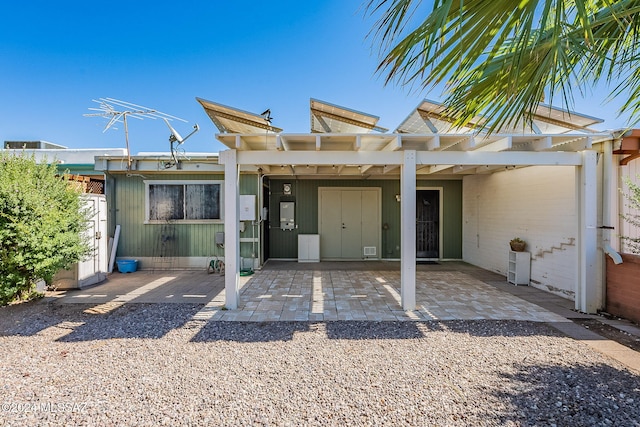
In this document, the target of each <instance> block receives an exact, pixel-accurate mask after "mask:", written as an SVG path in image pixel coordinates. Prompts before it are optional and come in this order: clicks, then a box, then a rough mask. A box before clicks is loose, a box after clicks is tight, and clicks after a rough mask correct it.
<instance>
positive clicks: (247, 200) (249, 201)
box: [240, 194, 256, 221]
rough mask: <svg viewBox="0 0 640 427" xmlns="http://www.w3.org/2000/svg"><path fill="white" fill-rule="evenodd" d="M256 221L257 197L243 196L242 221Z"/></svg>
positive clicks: (241, 198)
mask: <svg viewBox="0 0 640 427" xmlns="http://www.w3.org/2000/svg"><path fill="white" fill-rule="evenodd" d="M255 220H256V196H254V195H252V194H250V195H242V196H240V221H255Z"/></svg>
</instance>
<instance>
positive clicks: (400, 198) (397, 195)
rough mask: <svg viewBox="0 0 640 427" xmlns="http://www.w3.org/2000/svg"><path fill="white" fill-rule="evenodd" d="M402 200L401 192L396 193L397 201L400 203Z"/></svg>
mask: <svg viewBox="0 0 640 427" xmlns="http://www.w3.org/2000/svg"><path fill="white" fill-rule="evenodd" d="M400 200H402V197H401V196H400V195H399V194H396V202H398V203H400Z"/></svg>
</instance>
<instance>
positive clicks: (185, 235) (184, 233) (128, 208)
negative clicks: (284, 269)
mask: <svg viewBox="0 0 640 427" xmlns="http://www.w3.org/2000/svg"><path fill="white" fill-rule="evenodd" d="M223 178H224V176H223V175H207V174H198V175H191V174H184V175H177V174H171V175H166V174H149V173H145V174H144V178H142V177H140V176H130V177H127V176H125V175H110V176H109V177H108V179H107V182H108V187H107V188H108V190H109V193H110V194H109V195H108V197H109V201H110V207H109V210H110V217H111V218H113V219H112V222H113V227H112V228H113V229H115V225H116V224H119V225H120V227H121V230H120V241H119V244H118V252H117V255H118V256H120V257H135V256H137V257H170V256H176V257H189V256H193V257H209V256H223V255H224V250H223V249H222V248H218V247H217V246H216V245H215V243H214V242H215V233H216V232H218V231H224V224H180V223H177V222H167V223H164V224H145V223H144V219H145V212H144V209H145V194H144V192H145V185H144V180H154V179H156V180H185V181H188V180H223ZM257 187H258V181H257V175H243V176H241V178H240V194H255V191H256V189H257ZM252 229H254V227H251V226H249V227H247V230H246V231H245V232H244V233H241V237H252V231H253V230H252ZM255 231H256V232H257V228H255ZM111 233H113V230H112V231H111ZM254 248H257V245H255V246H254V245H252V244H251V243H243V244H241V256H245V257H248V256H251V254H252V253H254V252H257V249H254Z"/></svg>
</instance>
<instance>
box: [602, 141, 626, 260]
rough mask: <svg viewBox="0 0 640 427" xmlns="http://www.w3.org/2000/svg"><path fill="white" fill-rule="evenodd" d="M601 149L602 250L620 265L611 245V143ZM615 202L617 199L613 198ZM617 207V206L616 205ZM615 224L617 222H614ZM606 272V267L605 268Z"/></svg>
mask: <svg viewBox="0 0 640 427" xmlns="http://www.w3.org/2000/svg"><path fill="white" fill-rule="evenodd" d="M602 147H603V158H602V161H603V165H602V227H601V228H602V250H603V251H604V253H605V254H607V255H608V256H610V257H611V259H613V262H614V263H616V264H620V263H621V262H622V257H621V256H620V254H619V253H618V252H617V250H616V249H619V248H617V246H618V245H617V244H616V243H614V244H613V245H612V244H611V230H615V229H616V227H615V226H614V225H613V223H612V217H613V215H612V211H611V209H612V206H613V203H612V196H613V195H614V194H617V193H616V192H615V190H614V188H612V186H613V185H617V182H618V181H617V176H618V174H617V172H616V179H613V173H614V167H613V141H612V140H608V141H605V142H604V143H603V145H602ZM615 200H617V197H616V198H615ZM616 206H617V204H616ZM616 222H617V221H616ZM605 270H606V267H605Z"/></svg>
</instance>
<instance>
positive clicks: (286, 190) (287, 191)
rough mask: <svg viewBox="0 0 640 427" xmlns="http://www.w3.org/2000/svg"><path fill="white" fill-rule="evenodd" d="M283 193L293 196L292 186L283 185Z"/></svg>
mask: <svg viewBox="0 0 640 427" xmlns="http://www.w3.org/2000/svg"><path fill="white" fill-rule="evenodd" d="M282 192H283V193H284V194H285V195H290V194H291V184H288V183H287V184H282Z"/></svg>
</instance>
